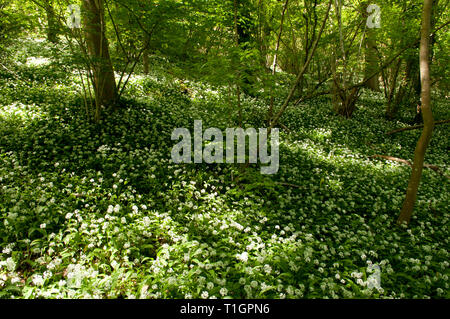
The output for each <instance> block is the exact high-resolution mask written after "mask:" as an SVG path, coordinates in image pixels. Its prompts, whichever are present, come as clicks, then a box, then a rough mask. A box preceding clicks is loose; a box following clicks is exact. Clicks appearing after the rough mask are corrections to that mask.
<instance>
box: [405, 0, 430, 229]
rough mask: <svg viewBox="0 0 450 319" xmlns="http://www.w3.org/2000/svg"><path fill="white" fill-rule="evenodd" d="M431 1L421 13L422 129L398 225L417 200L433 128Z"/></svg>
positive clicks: (407, 220) (407, 215)
mask: <svg viewBox="0 0 450 319" xmlns="http://www.w3.org/2000/svg"><path fill="white" fill-rule="evenodd" d="M432 7H433V0H425V1H424V6H423V11H422V29H421V40H420V81H421V85H422V94H421V96H422V116H423V122H424V127H423V131H422V135H421V136H420V138H419V141H418V142H417V146H416V150H415V152H414V163H413V167H412V173H411V178H410V180H409V183H408V189H407V191H406V197H405V201H404V202H403V207H402V211H401V213H400V216H399V217H398V220H397V222H398V223H399V224H402V223H406V224H408V223H409V222H410V220H411V216H412V213H413V210H414V205H415V202H416V198H417V191H418V188H419V184H420V179H421V177H422V170H423V163H424V158H425V153H426V150H427V147H428V144H429V143H430V140H431V136H432V133H433V128H434V120H433V113H432V111H431V83H430V60H429V58H430V30H431V12H432Z"/></svg>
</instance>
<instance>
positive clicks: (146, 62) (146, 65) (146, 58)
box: [142, 34, 150, 74]
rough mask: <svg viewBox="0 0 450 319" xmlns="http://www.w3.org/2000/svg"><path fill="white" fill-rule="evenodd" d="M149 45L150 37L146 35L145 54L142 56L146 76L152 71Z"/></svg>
mask: <svg viewBox="0 0 450 319" xmlns="http://www.w3.org/2000/svg"><path fill="white" fill-rule="evenodd" d="M149 44H150V36H149V35H147V34H146V35H145V41H144V46H145V49H144V52H143V55H142V64H143V66H144V74H148V73H149V71H150V64H149V51H150V50H149V48H148V47H149Z"/></svg>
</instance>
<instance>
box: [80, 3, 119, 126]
mask: <svg viewBox="0 0 450 319" xmlns="http://www.w3.org/2000/svg"><path fill="white" fill-rule="evenodd" d="M83 18H84V21H83V23H84V30H85V36H86V43H87V47H88V52H89V56H90V59H91V60H92V68H93V70H92V71H93V72H92V73H93V86H94V92H95V103H96V114H95V118H96V120H99V119H100V113H101V107H102V106H112V105H115V103H116V102H117V100H118V90H117V86H116V81H115V78H114V69H113V66H112V62H111V58H110V55H109V48H108V40H107V38H106V36H105V28H106V24H105V19H104V8H103V0H83Z"/></svg>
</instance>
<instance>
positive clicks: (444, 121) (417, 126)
mask: <svg viewBox="0 0 450 319" xmlns="http://www.w3.org/2000/svg"><path fill="white" fill-rule="evenodd" d="M445 123H450V119H448V120H443V121H437V122H434V125H440V124H445ZM418 128H423V124H421V125H414V126H408V127H403V128H398V129H396V130H393V131H390V132H387V133H386V135H391V134H395V133H399V132H404V131H411V130H416V129H418Z"/></svg>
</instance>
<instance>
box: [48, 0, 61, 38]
mask: <svg viewBox="0 0 450 319" xmlns="http://www.w3.org/2000/svg"><path fill="white" fill-rule="evenodd" d="M45 13H46V15H47V40H48V41H49V42H52V43H57V42H58V24H57V21H56V15H55V10H54V9H53V1H48V2H45Z"/></svg>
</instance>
